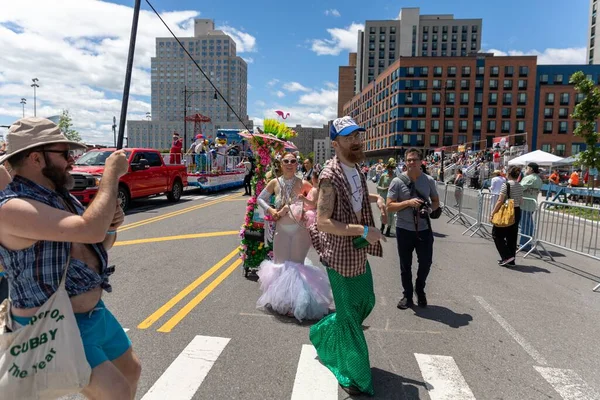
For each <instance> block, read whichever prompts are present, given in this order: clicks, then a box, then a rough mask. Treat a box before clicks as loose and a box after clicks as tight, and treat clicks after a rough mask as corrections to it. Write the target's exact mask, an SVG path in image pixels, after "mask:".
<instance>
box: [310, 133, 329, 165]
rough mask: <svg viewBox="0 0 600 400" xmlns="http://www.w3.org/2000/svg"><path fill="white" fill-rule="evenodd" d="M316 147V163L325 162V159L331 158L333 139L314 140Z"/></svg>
mask: <svg viewBox="0 0 600 400" xmlns="http://www.w3.org/2000/svg"><path fill="white" fill-rule="evenodd" d="M314 148H315V159H314V162H315V164H321V165H323V163H325V161H327V160H329V159H330V158H331V155H332V154H331V140H329V138H326V139H315V140H314Z"/></svg>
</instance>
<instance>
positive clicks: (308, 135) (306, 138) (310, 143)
mask: <svg viewBox="0 0 600 400" xmlns="http://www.w3.org/2000/svg"><path fill="white" fill-rule="evenodd" d="M290 128H292V129H293V130H294V131H296V133H297V136H296V137H295V138H293V139H292V140H291V142H292V143H294V144H295V145H296V147H298V151H299V152H300V153H302V154H303V155H308V153H312V152H314V151H315V148H314V141H315V139H324V138H326V137H328V136H327V133H328V132H329V131H328V129H327V125H323V127H322V128H309V127H303V126H301V125H296V126H295V127H290Z"/></svg>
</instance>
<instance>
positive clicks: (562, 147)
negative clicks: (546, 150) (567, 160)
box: [556, 143, 567, 157]
mask: <svg viewBox="0 0 600 400" xmlns="http://www.w3.org/2000/svg"><path fill="white" fill-rule="evenodd" d="M566 153H567V145H566V144H564V143H559V144H557V145H556V155H557V156H559V157H564V156H565V155H566Z"/></svg>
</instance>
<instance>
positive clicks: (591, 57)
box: [587, 0, 600, 64]
mask: <svg viewBox="0 0 600 400" xmlns="http://www.w3.org/2000/svg"><path fill="white" fill-rule="evenodd" d="M597 12H598V0H590V23H589V26H588V33H589V35H588V43H587V57H588V64H600V50H596V47H595V44H596V43H595V42H596V17H597Z"/></svg>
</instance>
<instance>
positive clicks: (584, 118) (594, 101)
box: [569, 71, 600, 188]
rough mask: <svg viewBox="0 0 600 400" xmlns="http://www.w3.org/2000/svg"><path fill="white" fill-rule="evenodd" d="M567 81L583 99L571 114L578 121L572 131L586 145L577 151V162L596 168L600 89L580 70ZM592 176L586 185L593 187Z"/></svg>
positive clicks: (598, 162) (599, 151)
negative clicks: (596, 124)
mask: <svg viewBox="0 0 600 400" xmlns="http://www.w3.org/2000/svg"><path fill="white" fill-rule="evenodd" d="M569 83H570V84H572V85H575V89H576V90H577V91H578V92H579V93H581V94H583V95H584V98H583V100H582V101H581V102H580V103H579V104H577V105H576V106H575V111H574V112H573V114H572V115H571V117H572V118H573V119H576V120H579V122H580V124H579V126H578V127H577V128H576V129H575V131H574V132H573V133H574V134H575V135H576V136H579V137H582V138H583V140H584V141H585V145H586V149H585V150H584V151H582V152H581V153H579V162H578V163H579V164H580V165H581V166H582V167H584V168H588V169H590V168H595V169H596V170H598V169H600V147H598V142H599V141H600V133H598V132H596V129H595V123H596V121H597V120H598V117H600V90H598V88H597V87H596V85H595V84H594V82H592V81H591V80H590V79H588V78H586V76H585V74H584V73H583V72H582V71H578V72H575V73H574V74H573V75H572V76H571V79H570V80H569ZM594 178H595V177H592V176H591V175H590V179H588V187H591V188H593V187H594V182H595V179H594Z"/></svg>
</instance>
